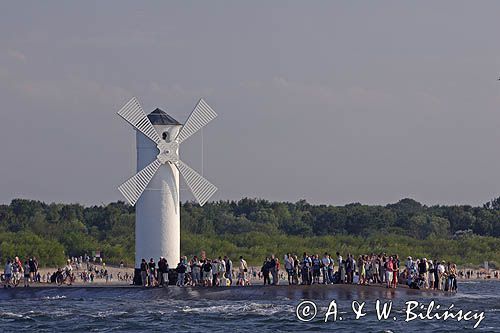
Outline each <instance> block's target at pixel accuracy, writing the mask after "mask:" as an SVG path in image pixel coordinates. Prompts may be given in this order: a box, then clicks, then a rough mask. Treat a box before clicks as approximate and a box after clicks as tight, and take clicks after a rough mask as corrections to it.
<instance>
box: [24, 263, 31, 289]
mask: <svg viewBox="0 0 500 333" xmlns="http://www.w3.org/2000/svg"><path fill="white" fill-rule="evenodd" d="M30 272H31V271H30V264H29V261H28V260H26V261H25V262H24V286H25V287H29V286H30V284H29V282H30Z"/></svg>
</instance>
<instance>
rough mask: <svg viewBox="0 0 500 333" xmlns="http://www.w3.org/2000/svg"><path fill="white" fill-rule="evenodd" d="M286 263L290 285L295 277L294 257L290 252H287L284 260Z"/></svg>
mask: <svg viewBox="0 0 500 333" xmlns="http://www.w3.org/2000/svg"><path fill="white" fill-rule="evenodd" d="M283 262H284V263H285V270H286V274H287V278H288V285H291V284H292V282H293V281H292V279H293V257H292V256H291V255H290V253H287V254H286V255H285V258H284V260H283Z"/></svg>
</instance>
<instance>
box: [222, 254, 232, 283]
mask: <svg viewBox="0 0 500 333" xmlns="http://www.w3.org/2000/svg"><path fill="white" fill-rule="evenodd" d="M224 262H225V263H226V279H228V280H229V286H232V285H233V262H232V261H231V259H229V258H228V256H224Z"/></svg>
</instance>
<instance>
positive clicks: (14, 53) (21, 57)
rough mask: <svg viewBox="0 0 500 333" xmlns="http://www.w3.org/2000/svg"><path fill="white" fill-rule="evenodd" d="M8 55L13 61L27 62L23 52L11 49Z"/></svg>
mask: <svg viewBox="0 0 500 333" xmlns="http://www.w3.org/2000/svg"><path fill="white" fill-rule="evenodd" d="M7 55H8V56H9V57H11V58H13V59H16V60H17V61H22V62H25V61H26V56H25V55H24V54H23V53H22V52H20V51H17V50H13V49H9V50H7Z"/></svg>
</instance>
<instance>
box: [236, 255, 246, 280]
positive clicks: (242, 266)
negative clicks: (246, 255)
mask: <svg viewBox="0 0 500 333" xmlns="http://www.w3.org/2000/svg"><path fill="white" fill-rule="evenodd" d="M247 272H248V264H247V262H246V260H245V259H243V256H240V267H239V276H238V284H239V285H240V286H244V285H245V284H246V278H247Z"/></svg>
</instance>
